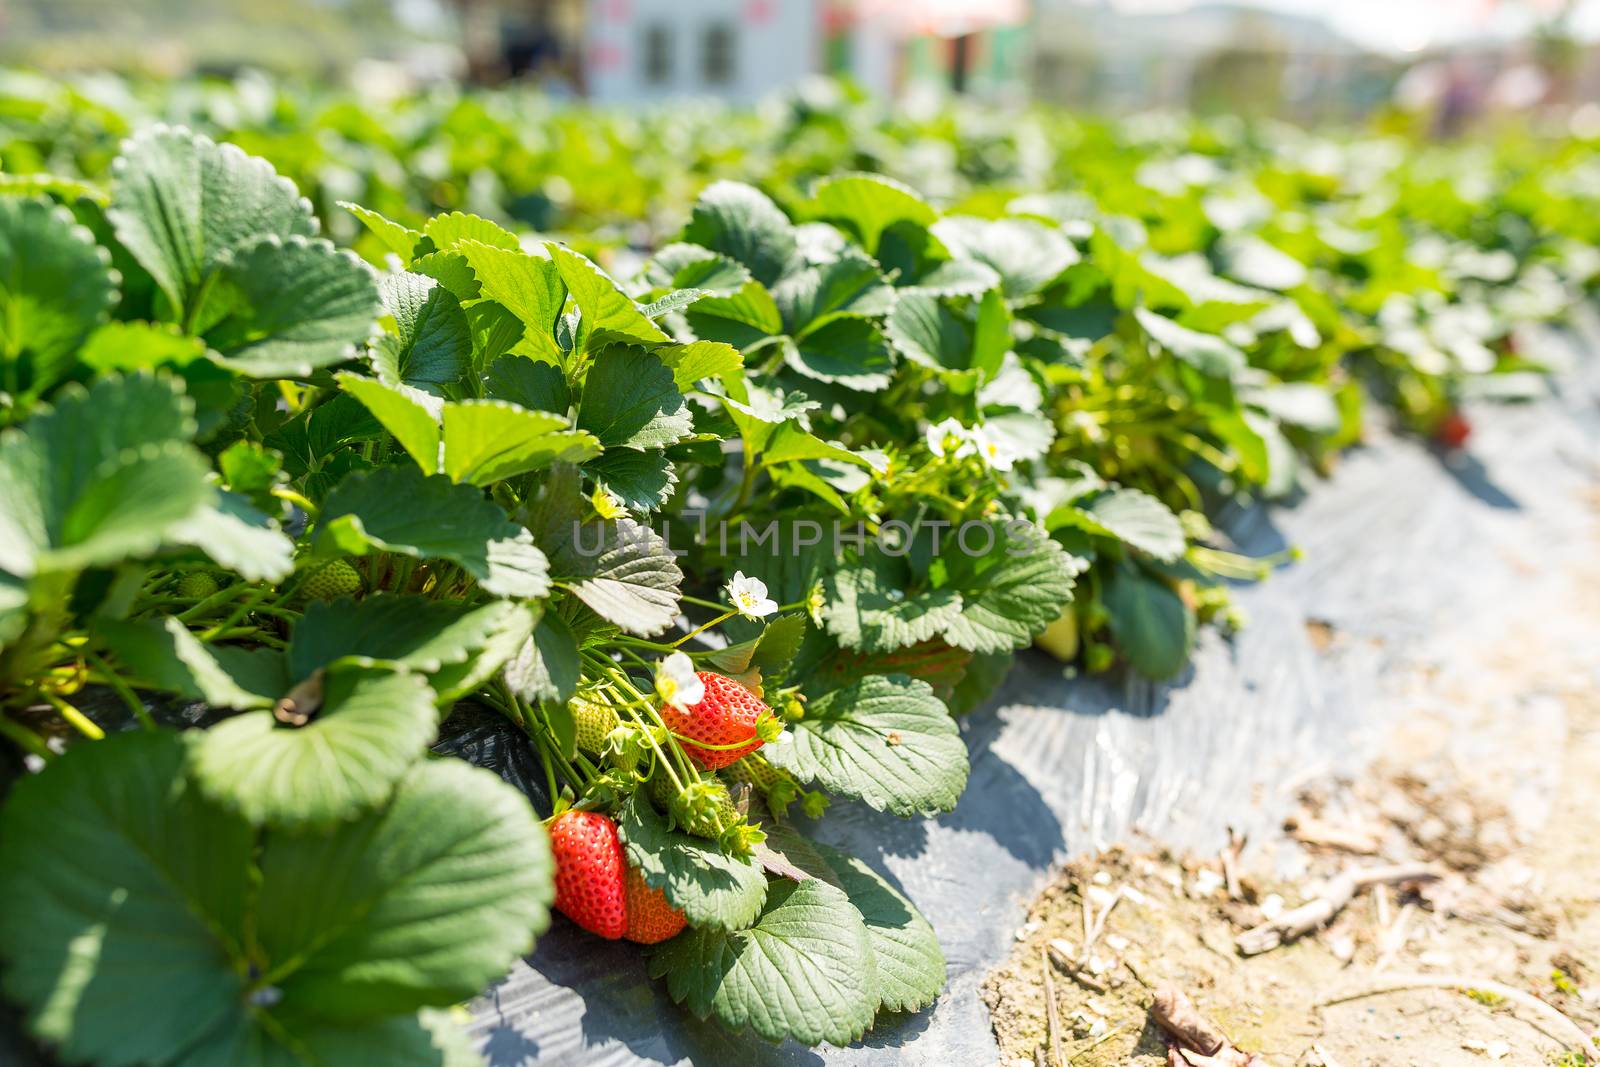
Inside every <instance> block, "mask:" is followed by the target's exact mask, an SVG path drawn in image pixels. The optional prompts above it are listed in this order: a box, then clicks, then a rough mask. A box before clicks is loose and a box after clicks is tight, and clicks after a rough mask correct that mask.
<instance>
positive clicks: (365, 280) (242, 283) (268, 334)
mask: <svg viewBox="0 0 1600 1067" xmlns="http://www.w3.org/2000/svg"><path fill="white" fill-rule="evenodd" d="M217 271H218V279H219V285H218V286H217V289H216V290H215V291H214V292H213V294H212V296H211V297H210V299H208V300H207V305H206V306H207V307H208V308H209V307H211V306H212V305H213V304H215V303H218V302H221V303H222V304H224V306H225V307H226V308H227V311H228V314H227V316H226V317H225V318H223V319H222V320H221V321H220V322H217V323H216V324H214V325H212V326H210V327H208V328H207V329H206V330H205V339H206V343H207V344H209V345H210V346H211V347H212V348H214V349H216V350H217V352H218V353H220V362H221V363H222V364H223V365H224V366H226V367H228V368H230V369H232V370H235V371H238V372H239V373H240V374H245V375H249V376H251V377H255V378H277V377H306V376H308V375H310V373H311V372H312V371H313V370H315V369H316V368H318V367H326V366H329V365H330V364H334V363H341V362H343V361H344V360H347V359H351V358H353V357H354V356H355V354H356V352H357V350H358V348H359V346H360V345H362V344H364V343H365V342H366V340H367V338H368V337H369V336H370V335H371V333H372V330H373V326H374V324H375V322H376V321H377V318H378V315H379V313H380V311H381V310H382V298H381V296H380V295H379V292H378V279H377V275H376V274H375V273H374V272H373V270H372V268H371V267H369V266H367V264H365V263H363V262H362V261H361V260H360V259H358V258H356V256H355V255H354V254H353V253H350V252H346V251H343V250H341V249H337V248H335V247H334V246H333V245H332V244H330V243H329V242H327V241H324V240H320V239H311V238H306V237H301V236H298V235H296V236H291V237H287V238H280V237H279V236H278V235H276V234H264V235H262V236H261V237H257V238H253V239H250V240H247V241H245V242H244V243H242V244H240V245H238V246H236V247H234V248H231V249H229V250H228V251H226V252H224V253H223V254H222V255H221V256H219V257H218V258H217ZM218 294H225V295H224V296H219V295H218Z"/></svg>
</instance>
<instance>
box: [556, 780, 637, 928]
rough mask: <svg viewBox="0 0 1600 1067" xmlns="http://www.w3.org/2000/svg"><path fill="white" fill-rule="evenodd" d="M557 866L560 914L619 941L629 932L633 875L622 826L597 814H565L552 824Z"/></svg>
mask: <svg viewBox="0 0 1600 1067" xmlns="http://www.w3.org/2000/svg"><path fill="white" fill-rule="evenodd" d="M549 829H550V852H551V854H552V855H553V856H554V857H555V861H556V910H557V911H559V912H561V914H563V915H565V916H566V917H567V918H569V919H571V920H572V921H573V922H575V923H577V924H578V925H579V926H581V927H583V928H584V929H585V930H587V931H589V932H590V933H591V934H599V935H600V936H601V937H604V938H609V939H611V940H613V941H615V940H616V939H617V938H619V937H621V936H622V935H623V933H624V931H625V930H626V929H627V925H628V922H627V902H626V892H625V888H624V882H625V881H626V874H627V870H628V864H627V861H626V860H624V859H623V857H622V842H621V841H619V840H618V839H617V824H616V823H614V822H612V821H611V819H610V818H609V817H607V816H605V815H602V814H600V813H599V812H597V811H564V812H562V813H561V814H560V815H557V816H556V817H555V818H554V819H552V820H550V828H549Z"/></svg>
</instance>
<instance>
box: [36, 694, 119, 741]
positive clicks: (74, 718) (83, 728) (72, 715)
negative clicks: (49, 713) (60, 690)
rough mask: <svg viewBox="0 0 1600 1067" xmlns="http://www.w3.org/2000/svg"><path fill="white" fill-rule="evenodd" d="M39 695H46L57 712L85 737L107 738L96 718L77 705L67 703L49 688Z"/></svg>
mask: <svg viewBox="0 0 1600 1067" xmlns="http://www.w3.org/2000/svg"><path fill="white" fill-rule="evenodd" d="M39 695H40V696H42V697H44V699H45V702H46V703H48V704H49V705H50V706H51V707H52V708H55V709H56V712H57V713H58V714H60V716H61V717H62V718H63V719H65V720H67V722H69V723H71V724H72V726H73V729H75V730H77V731H78V732H79V733H80V734H82V735H83V736H84V737H87V738H88V739H89V740H91V741H104V740H105V736H106V732H105V731H104V730H102V729H100V727H99V726H98V725H97V724H96V723H95V722H94V720H92V719H90V718H89V716H87V715H85V714H84V713H83V712H81V711H79V710H78V709H77V708H76V707H74V706H73V705H71V704H69V703H67V702H66V701H65V700H62V699H61V698H60V697H58V696H56V695H55V694H54V693H52V692H50V691H49V690H48V689H41V690H39Z"/></svg>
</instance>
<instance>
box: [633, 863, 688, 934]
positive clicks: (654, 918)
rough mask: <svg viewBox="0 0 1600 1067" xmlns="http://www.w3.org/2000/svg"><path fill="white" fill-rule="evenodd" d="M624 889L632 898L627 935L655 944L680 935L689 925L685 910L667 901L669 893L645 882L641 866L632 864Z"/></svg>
mask: <svg viewBox="0 0 1600 1067" xmlns="http://www.w3.org/2000/svg"><path fill="white" fill-rule="evenodd" d="M623 890H624V892H625V893H626V894H627V900H628V928H627V930H625V931H624V932H623V935H622V936H623V937H626V938H627V939H628V940H629V941H637V942H639V944H641V945H653V944H655V943H656V942H658V941H665V940H666V939H667V938H669V937H676V936H677V935H678V933H679V932H680V931H681V930H682V929H683V928H684V927H685V926H688V925H689V920H687V919H685V918H684V917H683V912H681V911H679V910H678V909H677V908H674V907H673V906H672V905H671V904H668V903H667V897H666V894H664V893H662V892H661V890H659V889H651V888H650V887H649V886H648V885H646V884H645V881H644V875H642V874H640V873H639V868H637V867H629V868H628V874H627V878H626V879H625V881H624V883H623Z"/></svg>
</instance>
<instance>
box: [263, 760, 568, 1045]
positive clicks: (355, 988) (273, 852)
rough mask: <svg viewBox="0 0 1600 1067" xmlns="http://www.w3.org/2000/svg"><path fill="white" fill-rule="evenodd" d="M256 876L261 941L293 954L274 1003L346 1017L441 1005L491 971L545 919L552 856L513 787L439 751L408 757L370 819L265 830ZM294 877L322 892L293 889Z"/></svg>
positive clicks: (499, 970) (500, 970) (472, 991)
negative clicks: (324, 829) (322, 827)
mask: <svg viewBox="0 0 1600 1067" xmlns="http://www.w3.org/2000/svg"><path fill="white" fill-rule="evenodd" d="M341 872H342V873H341ZM261 874H262V880H263V881H262V891H261V894H260V902H261V903H260V906H259V907H260V915H259V917H258V921H257V934H258V936H259V938H260V942H261V946H262V948H263V949H264V950H265V952H266V953H267V956H268V958H269V959H277V960H301V961H303V962H302V963H301V964H300V966H299V967H298V968H296V969H295V970H294V971H293V972H292V973H290V974H289V975H288V976H287V977H286V978H285V979H284V982H283V994H284V997H283V1006H284V1008H285V1009H287V1010H293V1009H303V1010H308V1011H315V1012H317V1013H318V1014H323V1015H326V1016H328V1017H330V1018H333V1019H347V1020H352V1021H354V1020H358V1019H369V1018H372V1017H374V1016H377V1015H381V1014H389V1013H393V1012H401V1011H412V1010H415V1009H417V1008H419V1007H424V1006H444V1005H448V1004H453V1003H455V1002H456V1001H459V1000H464V999H466V998H468V997H471V996H474V995H476V994H477V993H478V992H480V991H481V989H482V988H483V986H484V985H485V984H486V983H487V982H489V981H491V980H493V979H496V978H499V977H500V976H501V975H503V974H504V973H505V970H506V968H507V967H508V966H509V965H510V963H511V961H512V960H513V959H515V958H516V957H517V956H518V955H521V954H522V953H524V952H526V951H527V950H528V949H529V947H531V945H532V943H533V935H534V934H535V933H537V932H539V931H542V930H543V929H544V928H545V926H546V925H547V924H548V921H549V913H548V911H547V908H548V905H549V903H550V900H551V896H552V884H551V882H552V874H553V865H552V863H551V860H550V851H549V845H548V843H547V840H546V837H545V834H544V831H543V828H542V827H541V826H540V825H539V821H538V819H537V818H536V817H535V815H534V813H533V809H532V808H530V807H529V806H528V802H527V799H526V798H525V797H523V796H522V795H521V794H520V793H518V792H517V791H516V790H515V789H513V788H511V787H509V786H507V785H505V784H504V783H503V782H501V781H499V780H498V778H497V777H496V776H495V775H494V774H492V773H490V772H489V771H485V770H481V769H479V768H476V767H472V766H469V765H468V764H466V763H463V762H461V761H459V760H451V759H445V760H427V761H424V762H422V763H420V764H417V765H416V766H414V767H412V769H411V770H410V771H409V772H408V773H407V774H406V775H405V777H404V778H403V779H402V780H401V782H400V785H399V787H398V788H397V789H396V790H395V793H394V795H393V796H392V797H391V798H390V799H389V801H388V802H387V804H385V805H384V807H383V809H382V811H381V812H380V814H379V815H378V817H377V819H376V824H375V825H374V824H373V823H372V822H370V821H369V822H366V823H363V822H352V823H346V824H344V825H342V826H340V827H339V828H338V829H337V830H336V831H335V832H334V833H333V834H332V835H331V836H329V837H327V838H317V837H313V836H310V835H283V834H279V835H269V836H268V838H267V842H266V845H265V847H264V848H263V850H262V854H261ZM305 886H318V887H320V891H319V892H317V893H315V894H311V895H309V897H308V895H307V894H305V893H303V892H300V893H296V892H293V891H292V887H305ZM274 889H276V890H277V891H276V892H274V891H273V890H274Z"/></svg>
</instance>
